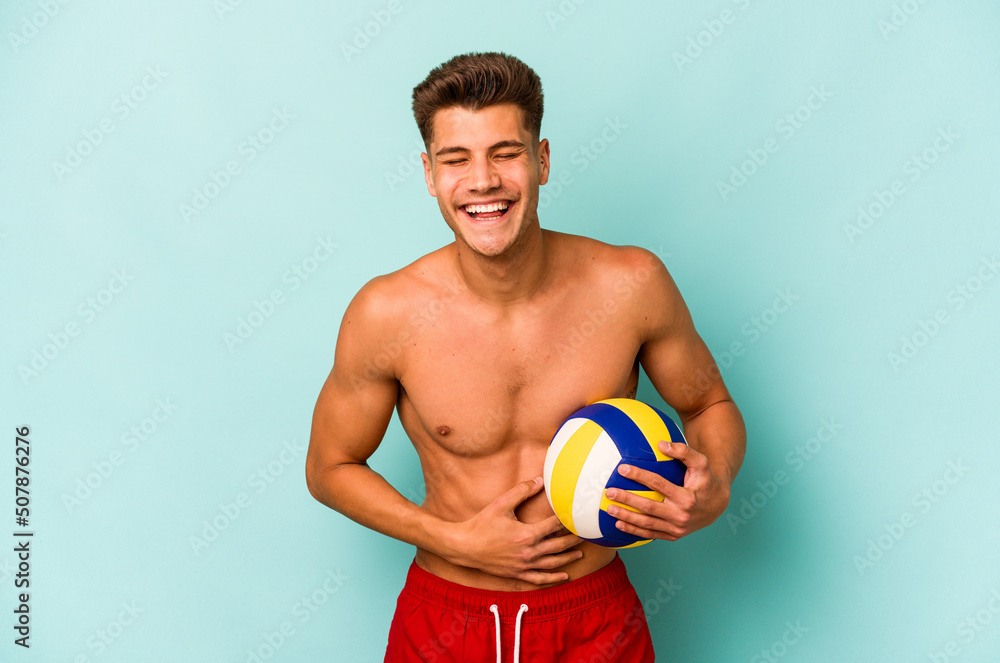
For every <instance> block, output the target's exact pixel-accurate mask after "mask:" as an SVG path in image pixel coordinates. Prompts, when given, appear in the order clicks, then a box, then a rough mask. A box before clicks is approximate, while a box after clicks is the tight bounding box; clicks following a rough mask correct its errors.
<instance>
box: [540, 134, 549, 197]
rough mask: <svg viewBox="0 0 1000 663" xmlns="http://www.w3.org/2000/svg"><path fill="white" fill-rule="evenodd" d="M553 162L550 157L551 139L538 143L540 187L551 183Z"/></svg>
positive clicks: (544, 139)
mask: <svg viewBox="0 0 1000 663" xmlns="http://www.w3.org/2000/svg"><path fill="white" fill-rule="evenodd" d="M551 164H552V161H551V160H550V155H549V139H548V138H543V139H542V141H541V142H540V143H538V185H539V186H541V185H543V184H545V183H546V182H548V181H549V167H550V166H551Z"/></svg>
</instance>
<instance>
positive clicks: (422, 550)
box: [306, 53, 746, 662]
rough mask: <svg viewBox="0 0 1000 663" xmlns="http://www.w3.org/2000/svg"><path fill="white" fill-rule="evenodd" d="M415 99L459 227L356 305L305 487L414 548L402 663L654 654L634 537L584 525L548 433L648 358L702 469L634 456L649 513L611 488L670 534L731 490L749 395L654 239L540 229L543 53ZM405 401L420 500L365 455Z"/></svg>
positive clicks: (676, 447) (436, 186) (465, 60)
mask: <svg viewBox="0 0 1000 663" xmlns="http://www.w3.org/2000/svg"><path fill="white" fill-rule="evenodd" d="M413 97H414V104H413V105H414V114H415V116H416V119H417V124H418V126H419V127H420V130H421V134H422V136H423V138H424V143H425V145H426V148H427V151H426V153H425V154H423V155H422V158H423V163H424V175H425V179H426V182H427V189H428V191H429V193H430V194H431V195H432V196H434V197H436V198H437V201H438V206H439V207H440V209H441V214H442V216H443V217H444V220H445V222H446V223H447V224H448V226H449V227H450V228H451V230H452V231H454V233H455V241H454V242H453V243H451V244H449V245H447V246H445V247H443V248H441V249H438V250H436V251H434V252H432V253H430V254H428V255H426V256H423V257H422V258H420V259H418V260H416V261H415V262H413V263H411V264H410V265H407V266H406V267H403V268H402V269H400V270H398V271H396V272H393V273H391V274H387V275H384V276H379V277H377V278H374V279H372V280H371V281H369V282H368V283H367V284H366V285H365V286H364V287H363V288H362V289H361V290H360V291H359V292H358V294H357V295H356V296H355V297H354V299H353V301H352V302H351V303H350V305H349V306H348V307H347V310H346V311H345V313H344V319H343V322H342V324H341V327H340V333H339V336H338V338H337V346H336V352H335V357H334V365H333V370H332V371H331V373H330V376H329V378H328V379H327V381H326V383H325V384H324V385H323V389H322V391H321V392H320V395H319V399H318V402H317V404H316V409H315V413H314V416H313V428H312V436H311V439H310V444H309V453H308V457H307V460H306V480H307V483H308V487H309V491H310V492H311V493H312V495H313V496H314V497H315V498H316V499H317V500H319V501H320V502H322V503H324V504H326V505H328V506H330V507H331V508H333V509H335V510H337V511H339V512H340V513H342V514H344V515H346V516H347V517H348V518H351V519H352V520H354V521H356V522H358V523H360V524H362V525H364V526H366V527H369V528H371V529H374V530H376V531H378V532H382V533H383V534H386V535H388V536H391V537H394V538H396V539H399V540H402V541H405V542H407V543H410V544H412V545H414V546H416V549H417V550H416V558H415V560H414V563H413V565H411V567H410V572H409V575H408V577H407V585H406V587H405V588H404V590H403V593H402V594H401V595H400V598H399V604H398V607H397V611H396V616H395V617H394V619H393V624H392V627H391V630H390V636H389V649H388V651H387V653H386V660H387V661H421V660H433V661H481V660H492V659H493V657H494V656H495V657H496V660H497V661H500V660H514V661H516V660H517V657H518V650H520V652H523V653H524V657H525V660H532V661H535V660H538V661H561V660H586V661H591V660H598V659H594V658H591V655H594V656H597V657H601V656H603V660H607V661H609V662H610V661H651V660H653V658H652V657H653V654H652V645H651V643H650V638H649V632H648V628H647V626H646V622H645V618H644V616H643V615H642V611H641V603H639V601H638V599H637V597H636V594H635V591H634V589H633V588H632V586H631V585H630V584H628V581H627V578H626V577H625V575H624V568H623V567H622V565H621V561H620V559H619V558H618V556H617V553H616V551H614V550H612V549H608V548H602V547H599V546H596V545H593V544H590V543H587V542H583V541H581V539H579V538H578V537H576V536H573V535H572V534H570V533H569V532H567V531H566V530H565V529H564V528H563V527H562V526H561V525H560V523H559V522H558V520H557V519H556V517H555V515H553V513H552V510H551V509H550V508H549V505H548V502H547V501H546V499H545V496H544V494H543V493H542V480H541V477H540V475H541V471H542V465H543V462H544V458H545V452H546V449H547V447H548V443H549V440H550V439H551V437H552V435H553V434H554V432H555V431H556V429H557V428H558V427H559V425H560V424H561V423H562V422H563V420H564V419H566V418H567V417H568V416H569V415H570V414H572V413H573V412H574V411H576V410H577V409H579V408H581V407H583V406H584V405H587V404H589V403H592V402H594V401H597V400H601V399H605V398H613V397H626V396H627V397H634V396H635V393H636V386H637V384H638V380H639V367H640V365H641V366H642V368H643V369H644V370H645V371H646V374H647V375H648V376H649V378H650V380H651V382H652V384H653V386H654V387H655V388H656V391H657V392H658V393H659V395H660V396H661V397H662V398H663V400H664V401H666V402H667V403H668V404H670V406H671V407H673V408H674V409H675V410H676V411H677V413H678V415H679V416H680V419H681V422H682V425H683V428H684V432H685V436H686V438H687V440H688V443H689V445H690V446H685V445H683V444H670V443H661V445H660V446H661V449H662V451H663V452H664V453H666V454H667V455H669V456H672V457H675V458H677V459H679V460H681V461H682V462H683V463H684V464H685V465H686V466H687V473H686V476H685V479H684V485H683V486H675V485H673V484H670V483H667V482H666V481H664V480H663V479H661V478H660V477H657V476H656V475H653V474H651V473H648V472H645V471H641V470H638V469H633V470H632V471H631V472H629V474H627V476H628V477H629V478H632V479H634V480H636V481H638V482H640V483H643V484H645V485H647V486H648V487H649V488H651V489H654V490H658V491H660V492H661V493H663V494H664V495H665V496H666V498H665V500H664V501H663V502H662V503H660V502H654V501H651V500H648V499H646V498H642V497H638V496H634V495H630V494H628V493H623V494H618V493H616V494H609V495H608V496H609V498H611V499H614V500H616V501H618V502H620V503H623V504H627V505H629V506H632V507H635V508H637V509H638V510H639V511H640V513H634V512H632V511H628V510H625V509H620V508H614V507H612V508H613V509H614V512H613V513H612V515H614V516H615V517H616V518H619V523H618V526H619V527H620V528H621V529H622V530H623V531H625V532H629V533H634V534H638V535H640V536H642V537H644V538H657V539H667V540H670V541H674V540H676V539H678V538H680V537H682V536H685V535H687V534H690V533H691V532H693V531H695V530H698V529H700V528H702V527H705V526H706V525H709V524H710V523H712V522H713V521H714V520H715V519H716V518H718V517H719V516H720V515H721V514H722V513H723V512H724V511H725V509H726V506H727V505H728V503H729V489H730V485H731V484H732V481H733V479H734V478H735V476H736V473H737V472H738V470H739V467H740V465H741V463H742V460H743V453H744V448H745V439H746V432H745V429H744V426H743V420H742V418H741V416H740V413H739V410H738V409H737V408H736V406H735V404H734V403H733V401H732V399H731V398H730V396H729V393H728V391H727V390H726V387H725V385H724V384H723V382H722V380H721V378H720V374H719V370H718V368H717V367H716V365H715V362H714V360H713V358H712V355H711V353H710V352H709V350H708V348H707V347H706V346H705V344H704V342H703V341H702V340H701V339H700V338H699V336H698V334H697V333H696V332H695V329H694V325H693V324H692V321H691V317H690V315H689V313H688V310H687V308H686V306H685V304H684V301H683V299H682V298H681V295H680V293H679V292H678V290H677V287H676V286H675V285H674V282H673V280H672V279H671V278H670V275H669V274H668V273H667V270H666V268H665V267H664V266H663V263H662V262H661V261H660V260H659V259H658V258H657V257H656V256H655V255H653V254H652V253H650V252H648V251H646V250H644V249H640V248H636V247H630V246H611V245H608V244H604V243H602V242H598V241H595V240H592V239H588V238H585V237H580V236H576V235H569V234H563V233H557V232H552V231H549V230H543V229H541V228H540V227H539V222H538V215H537V209H536V208H537V203H538V191H539V189H538V187H539V186H540V185H543V184H545V183H546V181H547V179H548V175H549V169H550V161H549V143H548V140H539V132H540V126H541V116H542V94H541V83H540V82H539V80H538V77H537V75H536V74H535V73H534V71H532V70H531V69H530V68H528V67H527V66H526V65H524V63H522V62H521V61H520V60H517V59H516V58H513V57H510V56H507V55H503V54H497V53H487V54H470V55H463V56H458V57H456V58H453V59H452V60H450V61H449V62H447V63H445V64H443V65H441V66H440V67H438V68H436V69H435V70H433V71H432V72H431V73H430V74H429V75H428V77H427V79H426V80H425V81H424V82H423V83H421V84H420V85H418V86H417V88H415V89H414V95H413ZM474 205H478V206H480V207H471V206H474ZM616 222H617V220H616ZM581 330H586V331H588V332H591V333H586V334H585V333H582V331H581ZM394 408H395V409H396V410H397V412H398V414H399V419H400V422H401V423H402V425H403V428H404V429H405V431H406V433H407V435H408V436H409V438H410V440H411V441H412V442H413V445H414V447H415V448H416V451H417V453H418V455H419V457H420V462H421V467H422V470H423V475H424V480H425V484H426V499H425V500H424V502H423V504H420V505H417V504H414V503H413V502H411V501H409V500H407V499H406V498H404V497H403V496H402V495H401V494H400V493H399V492H397V491H396V490H395V489H394V488H393V487H392V486H391V485H390V484H389V483H388V482H387V481H386V480H385V479H383V478H382V476H380V475H379V474H378V473H376V472H375V471H374V470H373V469H372V468H370V467H369V466H368V464H367V462H366V461H367V459H368V458H369V457H370V456H371V455H372V453H374V451H375V450H376V448H377V447H378V445H379V443H380V442H381V440H382V437H383V435H384V434H385V430H386V427H387V426H388V424H389V421H390V418H391V417H392V412H393V409H394ZM609 493H611V491H609ZM663 552H664V553H667V550H666V549H664V550H663ZM515 613H516V614H515ZM569 617H572V619H569ZM567 623H568V625H567ZM547 629H548V630H547ZM553 629H555V630H553ZM581 631H582V632H581ZM501 652H503V657H502V658H501ZM512 652H513V658H512V654H511V653H512Z"/></svg>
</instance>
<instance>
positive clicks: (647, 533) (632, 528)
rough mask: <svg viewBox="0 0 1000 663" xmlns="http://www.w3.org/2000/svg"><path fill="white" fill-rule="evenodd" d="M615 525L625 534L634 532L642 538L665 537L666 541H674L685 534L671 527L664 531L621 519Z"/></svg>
mask: <svg viewBox="0 0 1000 663" xmlns="http://www.w3.org/2000/svg"><path fill="white" fill-rule="evenodd" d="M615 526H616V527H617V528H618V529H620V530H621V531H623V532H625V533H627V534H634V535H635V536H638V537H641V538H643V539H665V540H667V541H676V540H677V539H679V538H681V537H682V536H684V534H685V532H683V531H678V530H675V529H673V528H671V529H670V530H668V531H665V532H659V531H656V530H651V529H646V528H645V527H637V526H636V525H633V524H631V523H627V522H625V521H623V520H619V521H618V522H617V523H616V524H615Z"/></svg>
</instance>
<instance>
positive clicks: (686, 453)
mask: <svg viewBox="0 0 1000 663" xmlns="http://www.w3.org/2000/svg"><path fill="white" fill-rule="evenodd" d="M657 446H659V447H660V451H662V452H663V453H665V454H666V455H668V456H670V457H671V458H673V459H674V460H679V461H680V462H682V463H684V465H686V466H687V467H688V468H690V469H698V470H701V469H704V468H705V467H707V466H708V458H707V457H706V456H705V454H703V453H701V452H700V451H698V450H697V449H694V448H692V447H691V446H690V445H687V444H684V443H683V442H667V441H666V440H660V443H659V444H658V445H657Z"/></svg>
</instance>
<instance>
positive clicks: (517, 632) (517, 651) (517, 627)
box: [490, 603, 528, 663]
mask: <svg viewBox="0 0 1000 663" xmlns="http://www.w3.org/2000/svg"><path fill="white" fill-rule="evenodd" d="M527 611H528V606H527V605H525V604H524V603H522V604H521V609H520V610H518V611H517V619H515V620H514V663H518V661H520V660H521V615H523V614H524V613H526V612H527ZM490 612H492V613H493V620H494V622H495V623H496V627H497V663H503V661H502V660H501V658H500V611H499V610H498V609H497V604H496V603H494V604H493V605H491V606H490Z"/></svg>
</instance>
